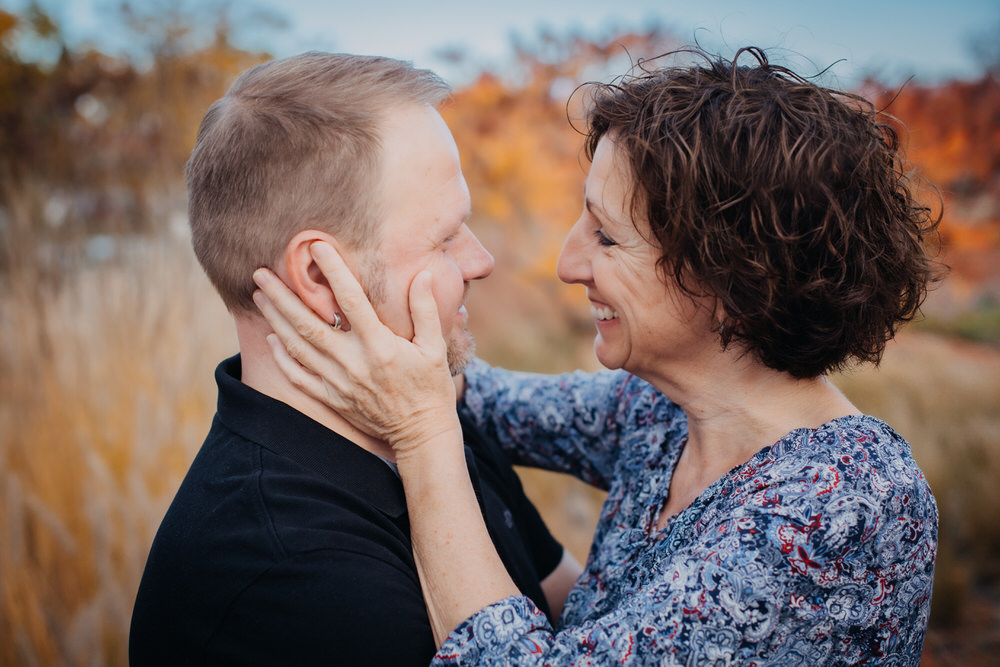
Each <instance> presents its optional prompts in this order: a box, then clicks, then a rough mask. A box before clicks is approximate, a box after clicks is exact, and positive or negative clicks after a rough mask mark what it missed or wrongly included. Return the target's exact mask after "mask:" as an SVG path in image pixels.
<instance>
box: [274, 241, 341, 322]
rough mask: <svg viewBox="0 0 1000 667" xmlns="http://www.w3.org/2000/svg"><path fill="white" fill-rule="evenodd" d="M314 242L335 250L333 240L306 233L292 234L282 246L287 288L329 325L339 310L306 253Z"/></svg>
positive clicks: (324, 280) (323, 277) (321, 273)
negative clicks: (290, 238) (286, 273)
mask: <svg viewBox="0 0 1000 667" xmlns="http://www.w3.org/2000/svg"><path fill="white" fill-rule="evenodd" d="M316 241H325V242H327V243H329V244H331V245H333V246H334V247H335V248H338V249H339V246H338V244H337V242H336V241H335V240H334V238H333V237H332V236H330V235H329V234H327V233H326V232H321V231H319V230H315V229H307V230H303V231H301V232H299V233H298V234H296V235H295V236H294V237H292V240H291V241H289V242H288V245H287V246H285V269H286V270H287V272H288V283H289V284H288V286H289V287H290V288H291V289H292V291H294V292H295V293H296V294H298V296H299V298H300V299H302V302H303V303H304V304H306V305H307V306H309V307H310V308H312V310H313V311H314V312H315V313H316V314H317V315H319V316H320V317H322V318H323V319H324V320H326V321H327V322H333V321H334V319H335V314H336V313H338V312H339V311H340V309H339V308H338V307H337V297H336V296H335V295H334V293H333V290H332V289H331V288H330V284H329V282H328V281H327V279H326V276H324V275H323V272H322V271H321V270H320V268H319V266H318V265H317V264H316V261H315V260H314V259H313V257H312V254H311V253H310V252H309V248H310V246H311V245H312V244H313V243H315V242H316Z"/></svg>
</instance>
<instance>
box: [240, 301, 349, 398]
mask: <svg viewBox="0 0 1000 667" xmlns="http://www.w3.org/2000/svg"><path fill="white" fill-rule="evenodd" d="M279 282H280V281H279ZM253 300H254V303H255V304H257V309H258V310H260V312H261V314H262V315H263V316H264V319H266V320H267V322H268V324H270V325H271V329H273V330H274V333H275V334H276V335H277V336H278V339H279V340H280V341H281V344H282V346H283V349H284V350H285V351H287V353H288V354H289V355H290V356H291V357H292V358H293V359H295V360H296V361H297V362H298V363H300V364H302V365H303V366H305V367H306V368H308V369H309V370H311V371H313V372H315V373H319V374H320V375H324V376H325V375H327V374H329V373H331V372H332V371H331V368H335V367H339V366H340V365H341V362H342V359H344V358H348V359H349V358H351V356H352V353H351V351H350V350H349V349H344V348H345V347H347V348H351V347H353V346H352V345H351V340H350V339H349V338H348V337H347V336H344V335H343V334H342V333H340V332H335V331H333V330H332V329H330V326H329V325H328V324H326V323H324V322H323V320H321V319H320V318H319V317H316V315H315V314H314V313H312V311H310V310H309V309H308V308H306V310H307V311H309V317H308V318H305V319H303V321H302V322H301V323H300V325H299V326H298V327H296V326H295V325H293V324H292V323H291V322H289V321H288V320H287V319H285V317H284V315H283V314H282V313H281V311H279V310H278V309H277V308H276V307H275V304H274V303H273V302H272V301H271V300H270V299H269V298H268V297H267V295H266V294H264V293H263V292H262V291H256V292H254V294H253ZM296 300H297V299H296ZM314 341H315V342H314ZM330 360H333V363H330ZM328 379H332V378H328Z"/></svg>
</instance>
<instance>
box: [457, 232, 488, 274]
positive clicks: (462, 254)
mask: <svg viewBox="0 0 1000 667" xmlns="http://www.w3.org/2000/svg"><path fill="white" fill-rule="evenodd" d="M458 246H459V247H458V257H459V263H460V266H461V268H462V279H463V280H465V281H466V282H468V281H470V280H481V279H483V278H485V277H486V276H488V275H490V274H491V273H493V255H491V254H490V253H489V251H488V250H487V249H486V248H484V247H483V244H482V243H480V242H479V239H478V238H476V235H475V234H473V233H472V230H471V229H469V228H468V227H463V228H462V231H461V233H460V235H459V239H458Z"/></svg>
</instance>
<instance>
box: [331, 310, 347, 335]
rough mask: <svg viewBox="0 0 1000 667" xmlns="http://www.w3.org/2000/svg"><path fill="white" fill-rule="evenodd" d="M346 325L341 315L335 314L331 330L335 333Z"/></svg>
mask: <svg viewBox="0 0 1000 667" xmlns="http://www.w3.org/2000/svg"><path fill="white" fill-rule="evenodd" d="M343 324H344V321H343V320H342V319H340V313H334V314H333V322H331V323H330V328H331V329H333V330H334V331H340V327H341V326H342V325H343Z"/></svg>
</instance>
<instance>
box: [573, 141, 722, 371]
mask: <svg viewBox="0 0 1000 667" xmlns="http://www.w3.org/2000/svg"><path fill="white" fill-rule="evenodd" d="M630 179H631V176H630V173H629V171H628V168H627V165H626V163H625V160H624V158H623V157H622V156H621V154H620V152H619V150H618V148H617V147H616V145H615V143H614V141H613V139H610V138H608V137H604V138H602V139H601V141H600V143H598V145H597V150H596V152H595V154H594V161H593V163H592V164H591V166H590V173H589V174H588V176H587V180H586V183H585V185H584V208H583V213H582V214H581V215H580V219H579V220H577V221H576V224H575V225H574V226H573V229H572V230H570V233H569V236H568V237H567V238H566V243H565V245H564V246H563V250H562V254H561V255H560V256H559V264H558V267H557V273H558V275H559V279H560V280H562V281H563V282H566V283H580V284H582V285H584V286H585V287H586V288H587V298H588V299H589V300H590V305H591V313H592V315H593V316H594V320H595V324H596V327H597V337H596V338H595V339H594V353H595V354H596V355H597V359H598V361H600V362H601V364H603V365H604V366H606V367H607V368H624V369H625V370H628V371H629V372H631V373H634V374H636V375H639V376H641V377H644V378H646V379H649V377H650V375H658V374H659V373H660V372H661V371H662V370H663V368H664V366H663V365H664V364H670V363H672V362H673V361H674V360H692V359H694V358H696V357H697V356H698V353H699V352H702V351H704V350H705V349H706V345H707V344H708V343H709V342H711V343H712V344H713V345H715V347H716V349H717V348H718V342H717V337H716V336H714V335H713V334H712V333H711V326H710V325H711V319H712V318H711V315H710V313H709V311H708V309H707V308H705V307H699V306H698V305H696V304H695V303H694V302H692V301H691V299H689V298H688V297H686V296H684V295H682V294H681V293H680V292H679V290H678V289H677V288H676V287H675V286H674V285H673V283H672V281H668V283H667V284H664V280H663V278H662V277H661V273H660V272H658V271H657V269H656V260H657V259H658V258H659V257H660V254H661V253H660V249H659V247H658V246H655V245H653V244H652V243H650V242H649V241H647V240H646V238H644V236H645V237H647V238H650V239H652V236H651V235H650V234H649V233H648V229H649V226H648V223H647V222H646V221H645V220H638V221H636V222H637V223H638V224H633V220H632V215H631V213H630V211H629V199H628V195H629V185H630ZM636 227H638V229H637V228H636ZM639 229H641V230H642V231H643V233H641V234H640V232H639Z"/></svg>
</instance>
